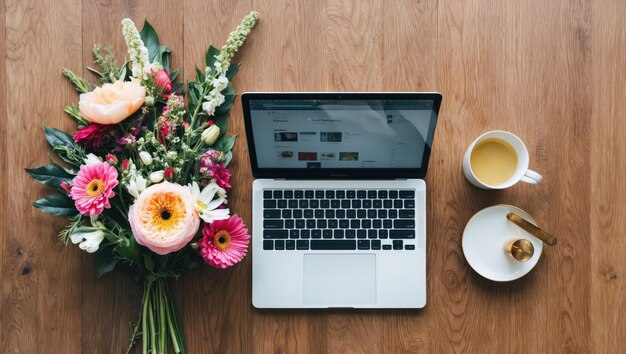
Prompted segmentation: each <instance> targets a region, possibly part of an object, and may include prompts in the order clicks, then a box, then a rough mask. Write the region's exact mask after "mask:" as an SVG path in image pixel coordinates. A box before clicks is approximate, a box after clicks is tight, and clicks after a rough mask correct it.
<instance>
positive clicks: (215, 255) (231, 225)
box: [200, 215, 250, 269]
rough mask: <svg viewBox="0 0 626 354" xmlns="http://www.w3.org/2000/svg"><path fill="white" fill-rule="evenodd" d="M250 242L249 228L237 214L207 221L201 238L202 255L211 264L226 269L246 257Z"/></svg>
mask: <svg viewBox="0 0 626 354" xmlns="http://www.w3.org/2000/svg"><path fill="white" fill-rule="evenodd" d="M249 243H250V235H248V228H247V227H246V225H245V224H244V223H243V220H241V218H240V217H239V216H237V215H233V216H231V217H230V218H228V219H224V220H215V221H213V222H212V223H210V224H207V223H205V224H204V228H203V229H202V239H201V240H200V255H201V256H202V258H204V261H205V262H206V263H208V264H209V265H210V266H212V267H215V268H218V269H224V268H228V267H230V266H232V265H234V264H235V263H238V262H239V261H241V260H242V259H243V257H245V255H246V252H247V251H248V244H249Z"/></svg>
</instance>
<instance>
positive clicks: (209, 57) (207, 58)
mask: <svg viewBox="0 0 626 354" xmlns="http://www.w3.org/2000/svg"><path fill="white" fill-rule="evenodd" d="M219 54H220V50H219V49H217V48H215V47H214V46H213V45H209V49H207V51H206V54H204V65H205V66H208V67H209V68H210V69H214V68H215V61H216V60H217V56H218V55H219Z"/></svg>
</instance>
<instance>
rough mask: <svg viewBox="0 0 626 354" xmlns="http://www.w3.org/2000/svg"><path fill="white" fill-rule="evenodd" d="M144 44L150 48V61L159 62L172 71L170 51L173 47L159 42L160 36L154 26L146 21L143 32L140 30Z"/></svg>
mask: <svg viewBox="0 0 626 354" xmlns="http://www.w3.org/2000/svg"><path fill="white" fill-rule="evenodd" d="M139 35H140V36H141V40H142V41H143V44H144V45H145V46H146V48H148V59H149V60H150V62H151V63H152V62H155V61H156V62H157V63H159V64H161V65H162V66H163V68H164V69H165V70H167V71H168V72H169V71H170V53H171V52H172V49H171V48H170V47H168V46H164V45H160V44H159V36H157V33H156V31H155V30H154V27H152V25H151V24H150V23H149V22H148V21H145V22H144V24H143V28H142V29H141V32H139Z"/></svg>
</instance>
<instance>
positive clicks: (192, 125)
mask: <svg viewBox="0 0 626 354" xmlns="http://www.w3.org/2000/svg"><path fill="white" fill-rule="evenodd" d="M206 94H207V92H206V83H203V85H202V94H201V95H200V99H199V100H198V105H197V106H196V109H195V110H194V111H193V114H192V115H191V122H190V123H189V129H195V127H194V124H195V123H196V119H197V118H198V113H200V107H202V100H203V99H204V96H206Z"/></svg>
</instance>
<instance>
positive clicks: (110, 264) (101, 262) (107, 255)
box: [96, 244, 119, 277]
mask: <svg viewBox="0 0 626 354" xmlns="http://www.w3.org/2000/svg"><path fill="white" fill-rule="evenodd" d="M113 248H114V247H113V246H111V245H106V246H104V244H101V245H100V248H98V251H97V252H96V263H97V265H98V277H101V276H103V275H104V274H106V273H109V272H111V271H112V270H113V269H115V266H116V265H117V263H118V262H119V259H117V258H116V257H115V255H114V254H113Z"/></svg>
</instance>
